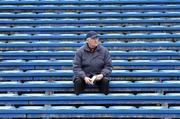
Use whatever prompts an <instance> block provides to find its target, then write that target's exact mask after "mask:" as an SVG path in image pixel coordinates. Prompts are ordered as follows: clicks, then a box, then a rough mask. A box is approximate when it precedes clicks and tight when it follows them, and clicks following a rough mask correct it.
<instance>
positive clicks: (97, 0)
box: [0, 0, 180, 5]
mask: <svg viewBox="0 0 180 119" xmlns="http://www.w3.org/2000/svg"><path fill="white" fill-rule="evenodd" d="M157 3H158V4H167V3H170V4H177V3H180V2H179V0H173V1H169V0H151V1H149V0H138V1H136V0H103V1H101V0H85V1H80V0H63V1H60V0H43V1H40V0H23V1H20V0H2V1H0V4H1V5H26V4H30V5H33V4H34V5H45V4H48V5H49V4H55V5H58V4H60V5H61V4H78V5H79V4H88V5H89V4H157Z"/></svg>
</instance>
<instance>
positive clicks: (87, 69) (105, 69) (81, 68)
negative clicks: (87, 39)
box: [73, 44, 112, 79]
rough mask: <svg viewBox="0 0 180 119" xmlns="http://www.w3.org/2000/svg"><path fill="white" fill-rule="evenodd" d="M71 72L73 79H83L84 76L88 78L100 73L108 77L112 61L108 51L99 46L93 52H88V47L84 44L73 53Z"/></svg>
mask: <svg viewBox="0 0 180 119" xmlns="http://www.w3.org/2000/svg"><path fill="white" fill-rule="evenodd" d="M73 72H74V76H75V77H80V78H83V79H84V77H85V76H87V77H90V76H93V75H96V74H100V73H102V74H103V76H104V77H108V76H109V75H110V74H111V72H112V61H111V56H110V53H109V51H108V49H107V48H105V47H103V46H101V45H100V44H99V45H98V46H97V48H96V50H95V52H90V49H89V48H88V45H87V44H84V45H83V46H82V47H80V48H79V49H78V50H77V51H76V53H75V57H74V61H73ZM75 77H74V78H75Z"/></svg>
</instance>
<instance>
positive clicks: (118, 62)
mask: <svg viewBox="0 0 180 119" xmlns="http://www.w3.org/2000/svg"><path fill="white" fill-rule="evenodd" d="M112 64H113V66H156V67H157V68H158V66H180V61H179V60H156V61H154V60H131V61H128V60H112ZM2 66H72V60H29V61H25V60H2V61H0V67H2Z"/></svg>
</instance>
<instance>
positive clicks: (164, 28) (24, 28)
mask: <svg viewBox="0 0 180 119" xmlns="http://www.w3.org/2000/svg"><path fill="white" fill-rule="evenodd" d="M92 30H94V31H101V32H102V31H111V32H119V31H179V30H180V26H178V25H176V26H153V25H150V26H142V25H141V26H137V25H136V26H125V27H122V26H103V27H100V26H81V27H76V26H59V27H54V26H36V27H32V26H15V27H8V26H0V32H29V31H30V32H41V33H42V32H53V33H55V32H71V31H72V32H78V31H83V32H84V31H92Z"/></svg>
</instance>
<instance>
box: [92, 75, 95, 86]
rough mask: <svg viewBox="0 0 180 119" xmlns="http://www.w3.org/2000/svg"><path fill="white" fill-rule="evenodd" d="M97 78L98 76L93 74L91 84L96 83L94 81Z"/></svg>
mask: <svg viewBox="0 0 180 119" xmlns="http://www.w3.org/2000/svg"><path fill="white" fill-rule="evenodd" d="M95 80H96V76H93V77H92V78H91V84H92V85H93V84H94V81H95Z"/></svg>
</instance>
